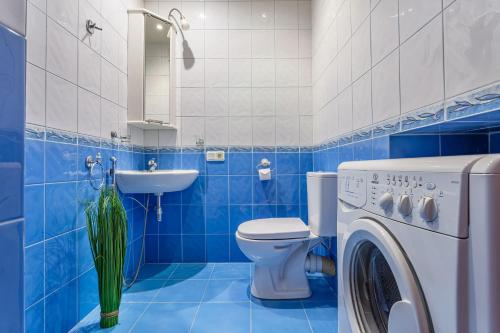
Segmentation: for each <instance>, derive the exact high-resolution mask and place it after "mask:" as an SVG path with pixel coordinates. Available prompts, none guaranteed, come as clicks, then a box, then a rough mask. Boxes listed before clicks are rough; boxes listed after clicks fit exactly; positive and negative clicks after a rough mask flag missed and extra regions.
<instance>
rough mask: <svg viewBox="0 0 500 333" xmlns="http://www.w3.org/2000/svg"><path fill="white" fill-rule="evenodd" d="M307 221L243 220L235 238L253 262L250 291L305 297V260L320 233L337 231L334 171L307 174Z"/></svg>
mask: <svg viewBox="0 0 500 333" xmlns="http://www.w3.org/2000/svg"><path fill="white" fill-rule="evenodd" d="M307 190H308V205H309V225H306V224H305V223H304V222H303V221H302V220H301V219H300V218H269V219H258V220H252V221H248V222H244V223H242V224H241V225H240V226H239V227H238V231H237V232H236V241H237V243H238V246H239V247H240V249H241V251H242V252H243V254H245V256H246V257H247V258H249V259H250V260H251V261H253V262H254V263H255V272H254V274H253V279H252V286H251V293H252V295H253V296H255V297H258V298H262V299H294V298H308V297H310V296H311V288H310V287H309V282H308V280H307V274H306V269H305V263H306V258H307V255H308V253H309V252H310V251H311V250H312V249H313V248H314V247H315V246H316V245H318V244H319V243H320V242H321V237H331V236H335V235H336V214H337V174H336V173H325V172H309V173H308V174H307Z"/></svg>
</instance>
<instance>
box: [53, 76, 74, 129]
mask: <svg viewBox="0 0 500 333" xmlns="http://www.w3.org/2000/svg"><path fill="white" fill-rule="evenodd" d="M46 103H47V110H46V124H47V126H48V127H52V128H57V129H61V130H64V131H71V132H76V130H77V88H76V86H75V85H74V84H72V83H70V82H68V81H66V80H64V79H61V78H59V77H57V76H55V75H52V74H50V73H47V95H46Z"/></svg>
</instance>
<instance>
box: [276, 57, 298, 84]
mask: <svg viewBox="0 0 500 333" xmlns="http://www.w3.org/2000/svg"><path fill="white" fill-rule="evenodd" d="M298 84H299V61H298V60H297V59H279V60H276V86H277V87H291V86H298Z"/></svg>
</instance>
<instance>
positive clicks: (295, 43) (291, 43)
mask: <svg viewBox="0 0 500 333" xmlns="http://www.w3.org/2000/svg"><path fill="white" fill-rule="evenodd" d="M275 48H276V58H297V57H298V56H299V35H298V30H276V33H275Z"/></svg>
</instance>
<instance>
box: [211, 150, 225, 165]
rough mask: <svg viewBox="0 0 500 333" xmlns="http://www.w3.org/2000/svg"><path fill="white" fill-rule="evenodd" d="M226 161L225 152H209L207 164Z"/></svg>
mask: <svg viewBox="0 0 500 333" xmlns="http://www.w3.org/2000/svg"><path fill="white" fill-rule="evenodd" d="M225 159H226V154H225V153H224V151H223V150H218V151H207V162H223V161H224V160H225Z"/></svg>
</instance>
